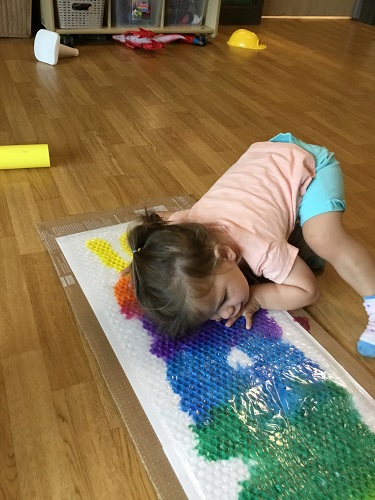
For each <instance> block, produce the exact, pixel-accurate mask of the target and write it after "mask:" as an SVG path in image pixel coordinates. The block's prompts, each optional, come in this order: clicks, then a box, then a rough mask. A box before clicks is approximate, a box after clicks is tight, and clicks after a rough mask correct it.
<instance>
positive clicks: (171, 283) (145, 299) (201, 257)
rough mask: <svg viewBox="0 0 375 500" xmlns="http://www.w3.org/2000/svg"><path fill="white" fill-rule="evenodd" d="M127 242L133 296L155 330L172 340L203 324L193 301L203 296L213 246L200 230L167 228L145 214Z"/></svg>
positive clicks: (194, 225) (157, 218)
mask: <svg viewBox="0 0 375 500" xmlns="http://www.w3.org/2000/svg"><path fill="white" fill-rule="evenodd" d="M127 237H128V242H129V246H130V248H131V250H132V252H133V263H132V264H131V266H130V267H129V272H131V275H132V282H133V287H134V292H135V295H136V297H137V300H138V302H139V304H140V305H141V307H142V308H143V309H144V310H145V311H146V313H147V314H148V315H149V316H150V317H151V319H152V320H153V321H155V323H156V324H157V325H158V327H159V329H160V330H161V331H162V332H164V333H166V334H168V335H169V336H171V337H178V336H182V335H183V334H184V333H186V332H187V331H189V330H192V329H193V328H194V327H196V326H197V325H199V324H200V323H202V322H203V321H205V320H206V319H207V317H204V316H203V313H202V312H201V311H200V310H199V301H200V299H202V298H204V297H205V296H206V295H207V294H208V291H209V289H210V287H211V280H210V279H207V278H208V277H210V276H211V275H212V274H213V271H214V268H215V265H216V263H217V258H216V257H215V253H214V247H215V240H214V238H213V237H212V236H211V234H210V233H209V232H208V231H207V229H206V228H205V226H203V225H202V224H198V223H188V222H187V223H181V224H171V223H169V222H167V221H165V220H163V219H162V218H161V217H160V216H159V215H158V214H156V213H155V212H153V211H150V210H146V211H145V215H141V216H140V221H139V222H138V224H136V225H134V226H132V227H131V228H130V229H129V231H128V235H127ZM203 278H206V279H203Z"/></svg>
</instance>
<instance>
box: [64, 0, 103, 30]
mask: <svg viewBox="0 0 375 500" xmlns="http://www.w3.org/2000/svg"><path fill="white" fill-rule="evenodd" d="M104 2H105V0H56V6H57V22H58V26H59V28H101V27H102V26H103V14H104Z"/></svg>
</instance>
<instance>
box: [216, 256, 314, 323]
mask: <svg viewBox="0 0 375 500" xmlns="http://www.w3.org/2000/svg"><path fill="white" fill-rule="evenodd" d="M318 296H319V290H318V283H317V281H316V279H315V276H314V274H313V273H312V271H311V270H310V268H309V267H308V266H307V264H305V262H304V261H303V260H302V259H301V258H300V257H298V256H297V258H296V260H295V262H294V265H293V267H292V270H291V271H290V273H289V276H288V277H287V279H286V280H285V281H284V283H282V284H281V285H278V284H277V283H264V284H260V285H252V286H250V299H249V301H248V303H247V304H246V305H245V307H244V308H243V309H242V311H241V312H240V313H239V314H238V315H237V317H233V318H230V320H228V321H227V323H226V326H232V325H233V323H234V322H235V321H236V320H237V319H238V318H239V317H240V316H245V318H246V328H248V329H249V328H251V323H252V316H253V314H254V312H256V311H257V310H258V309H259V308H262V309H279V310H289V309H298V308H299V307H304V306H307V305H309V304H312V303H313V302H315V301H316V300H317V298H318Z"/></svg>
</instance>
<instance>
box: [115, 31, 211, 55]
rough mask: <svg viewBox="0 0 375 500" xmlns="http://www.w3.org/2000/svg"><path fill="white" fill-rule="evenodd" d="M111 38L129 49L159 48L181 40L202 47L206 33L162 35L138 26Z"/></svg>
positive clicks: (205, 43) (204, 43) (205, 42)
mask: <svg viewBox="0 0 375 500" xmlns="http://www.w3.org/2000/svg"><path fill="white" fill-rule="evenodd" d="M112 38H113V39H114V40H117V41H118V42H121V43H123V44H125V45H126V46H127V47H129V48H131V49H145V50H159V49H161V48H162V47H163V45H165V44H166V43H170V42H174V41H175V40H182V41H183V42H186V43H191V44H193V45H198V46H201V47H204V46H205V45H207V37H206V35H203V34H201V35H199V36H195V35H175V34H170V35H162V34H160V33H154V32H153V31H149V30H144V29H143V28H139V30H137V31H132V30H130V31H126V32H125V33H124V34H123V35H113V36H112Z"/></svg>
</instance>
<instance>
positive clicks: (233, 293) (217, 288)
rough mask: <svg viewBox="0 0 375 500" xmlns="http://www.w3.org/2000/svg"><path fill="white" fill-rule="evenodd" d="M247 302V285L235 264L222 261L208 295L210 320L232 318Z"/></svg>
mask: <svg viewBox="0 0 375 500" xmlns="http://www.w3.org/2000/svg"><path fill="white" fill-rule="evenodd" d="M248 300H249V284H248V282H247V281H246V278H245V276H244V275H243V273H242V271H241V270H240V268H239V267H238V265H237V264H236V263H235V262H231V261H228V260H223V261H222V262H221V263H220V264H219V266H218V268H217V271H216V272H215V275H214V277H213V285H212V288H211V290H210V293H209V306H208V307H209V308H210V311H211V314H210V319H213V320H215V321H221V320H222V319H226V320H228V319H229V318H232V317H233V316H235V315H236V314H237V313H239V312H240V310H241V309H242V308H243V306H244V305H245V304H246V303H247V301H248Z"/></svg>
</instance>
